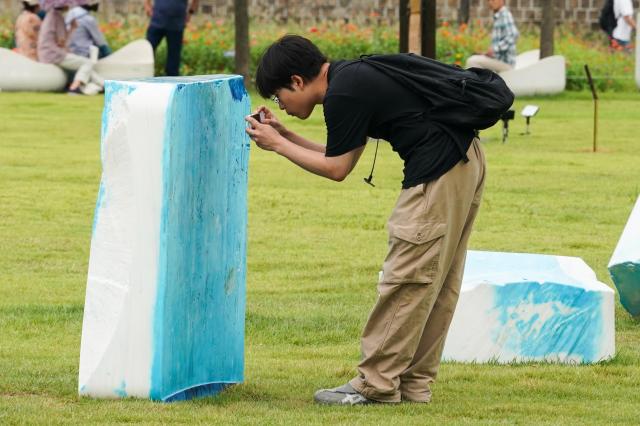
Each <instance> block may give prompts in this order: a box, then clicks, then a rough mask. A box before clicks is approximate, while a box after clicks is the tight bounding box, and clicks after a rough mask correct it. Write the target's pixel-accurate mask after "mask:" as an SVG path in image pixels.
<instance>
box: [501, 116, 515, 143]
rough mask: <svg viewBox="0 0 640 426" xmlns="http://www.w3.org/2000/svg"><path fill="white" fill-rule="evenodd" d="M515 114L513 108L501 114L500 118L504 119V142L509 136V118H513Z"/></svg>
mask: <svg viewBox="0 0 640 426" xmlns="http://www.w3.org/2000/svg"><path fill="white" fill-rule="evenodd" d="M515 116H516V114H515V111H514V110H512V109H510V110H509V111H507V112H505V113H504V114H502V115H501V116H500V120H502V143H505V142H506V141H507V138H508V137H509V120H513V119H514V118H515Z"/></svg>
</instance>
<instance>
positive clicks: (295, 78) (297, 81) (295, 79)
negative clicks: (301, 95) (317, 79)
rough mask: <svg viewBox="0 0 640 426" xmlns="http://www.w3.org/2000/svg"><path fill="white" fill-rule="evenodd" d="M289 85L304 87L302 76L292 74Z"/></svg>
mask: <svg viewBox="0 0 640 426" xmlns="http://www.w3.org/2000/svg"><path fill="white" fill-rule="evenodd" d="M291 86H293V87H294V88H295V87H296V86H297V87H299V88H300V89H304V78H302V77H300V76H299V75H296V74H294V75H292V76H291Z"/></svg>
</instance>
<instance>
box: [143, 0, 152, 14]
mask: <svg viewBox="0 0 640 426" xmlns="http://www.w3.org/2000/svg"><path fill="white" fill-rule="evenodd" d="M144 12H145V13H146V14H147V16H151V15H153V3H152V1H151V0H144Z"/></svg>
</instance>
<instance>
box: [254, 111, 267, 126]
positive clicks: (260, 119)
mask: <svg viewBox="0 0 640 426" xmlns="http://www.w3.org/2000/svg"><path fill="white" fill-rule="evenodd" d="M251 117H252V118H253V119H254V120H256V121H257V122H258V123H260V124H262V123H263V122H264V118H265V116H264V111H260V112H256V113H255V114H251Z"/></svg>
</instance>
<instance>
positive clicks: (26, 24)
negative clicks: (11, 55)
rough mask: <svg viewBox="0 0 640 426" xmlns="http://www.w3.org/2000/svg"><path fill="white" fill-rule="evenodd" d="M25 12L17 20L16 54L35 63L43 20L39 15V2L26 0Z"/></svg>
mask: <svg viewBox="0 0 640 426" xmlns="http://www.w3.org/2000/svg"><path fill="white" fill-rule="evenodd" d="M22 6H23V10H22V12H20V15H18V19H17V20H16V34H15V38H16V52H18V53H19V54H21V55H24V56H26V57H27V58H29V59H33V60H34V61H37V60H38V34H39V32H40V26H41V25H42V20H41V19H40V17H39V16H38V15H37V13H38V10H39V9H40V3H39V2H38V0H24V1H23V2H22Z"/></svg>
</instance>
